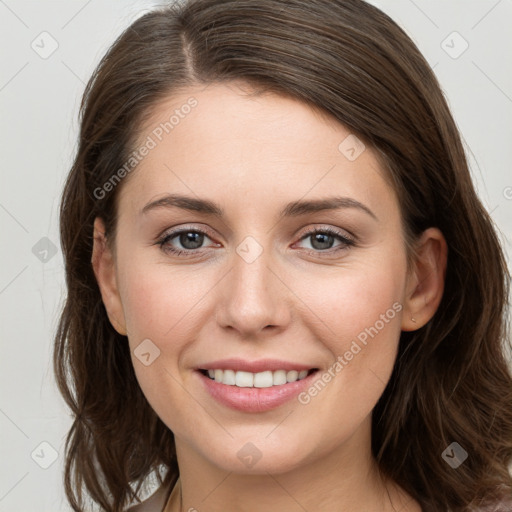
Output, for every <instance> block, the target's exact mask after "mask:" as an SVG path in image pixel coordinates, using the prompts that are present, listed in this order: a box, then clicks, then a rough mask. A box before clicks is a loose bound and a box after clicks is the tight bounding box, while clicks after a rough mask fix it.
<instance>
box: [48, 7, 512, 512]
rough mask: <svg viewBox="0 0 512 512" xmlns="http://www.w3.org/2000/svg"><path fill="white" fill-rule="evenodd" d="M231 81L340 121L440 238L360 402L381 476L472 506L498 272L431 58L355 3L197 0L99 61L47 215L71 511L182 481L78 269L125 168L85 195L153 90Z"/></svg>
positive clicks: (498, 468) (422, 224)
mask: <svg viewBox="0 0 512 512" xmlns="http://www.w3.org/2000/svg"><path fill="white" fill-rule="evenodd" d="M231 80H242V81H244V82H246V83H248V84H251V85H252V86H253V87H255V88H256V89H257V90H259V91H272V92H277V93H279V94H282V95H286V96H288V97H292V98H295V99H298V100H300V101H303V102H305V103H307V104H309V105H311V106H314V107H316V108H319V109H321V110H322V111H324V112H326V113H327V114H329V115H330V116H332V117H333V118H334V119H336V120H337V121H339V122H340V123H342V124H343V125H345V126H347V127H348V128H350V130H351V131H352V132H353V133H356V134H358V135H359V136H360V137H361V138H362V139H363V140H364V141H365V142H366V143H367V144H370V145H371V147H373V148H374V149H375V151H376V153H377V154H378V155H379V158H380V161H381V163H382V166H383V168H384V169H386V172H387V173H388V174H389V176H390V177H391V180H392V183H393V186H394V188H395V190H396V192H397V196H398V198H399V202H400V208H401V212H402V217H403V222H404V226H405V235H406V239H407V241H408V242H409V245H408V246H410V243H412V241H414V239H415V238H416V237H417V236H418V235H419V234H420V233H421V232H422V231H423V230H425V229H426V228H428V227H430V226H436V227H438V228H439V229H440V230H441V231H442V232H443V234H444V235H445V237H446V240H447V243H448V251H449V254H448V266H447V272H446V283H445V291H444V295H443V299H442V302H441V304H440V306H439V308H438V311H437V312H436V314H435V315H434V317H433V318H432V319H431V320H430V321H429V322H428V324H426V325H425V326H424V327H422V328H420V329H418V330H417V331H414V332H402V333H401V338H400V343H399V353H398V357H397V360H396V364H395V368H394V371H393V374H392V376H391V380H390V382H389V383H388V385H387V387H386V389H385V391H384V393H383V395H382V397H381V398H380V400H379V402H378V404H377V406H376V407H375V409H374V411H373V420H372V421H373V432H372V450H373V454H374V456H375V458H376V460H377V463H378V465H379V467H380V469H381V471H382V473H383V474H385V475H387V476H389V477H390V478H391V479H393V480H394V481H395V482H397V483H398V484H399V485H400V486H401V487H402V488H404V489H405V490H406V491H407V492H408V493H409V494H410V495H411V496H413V497H414V498H415V499H416V500H417V501H418V502H419V503H420V505H421V506H422V508H423V510H424V512H441V511H448V510H451V511H454V512H456V511H466V510H471V507H472V506H475V505H478V504H480V502H482V503H483V501H485V500H488V501H489V502H491V501H492V500H493V499H495V498H497V497H498V495H499V493H500V492H504V493H505V494H507V493H510V492H511V489H512V480H511V476H510V472H509V465H510V464H511V462H512V377H511V374H510V370H509V369H508V367H507V360H506V348H507V346H509V343H510V338H509V337H508V333H507V329H506V318H505V313H506V308H507V303H508V292H509V275H508V272H507V268H506V262H505V259H504V255H503V251H502V248H501V247H500V243H499V240H498V238H497V235H496V231H495V227H494V225H493V222H492V220H491V218H490V216H489V214H488V213H487V211H486V210H485V209H484V207H483V206H482V204H481V202H480V200H479V199H478V197H477V195H476V193H475V189H474V187H473V184H472V181H471V176H470V172H469V169H468V164H467V161H466V156H465V153H464V149H463V146H462V143H461V139H460V136H459V133H458V131H457V128H456V125H455V122H454V120H453V118H452V116H451V114H450V111H449V108H448V106H447V103H446V101H445V99H444V97H443V94H442V92H441V89H440V86H439V84H438V82H437V80H436V77H435V75H434V74H433V72H432V70H431V69H430V67H429V66H428V64H427V62H426V61H425V59H424V58H423V57H422V55H421V54H420V52H419V51H418V49H417V47H416V46H415V45H414V43H413V42H412V41H411V39H410V38H409V37H408V36H407V35H406V34H405V33H404V31H403V30H402V29H401V28H399V27H398V25H397V24H396V23H395V22H393V21H392V20H391V19H390V18H389V17H388V16H386V15H385V14H384V13H382V12H381V11H380V10H378V9H377V8H375V7H373V6H371V5H369V4H366V3H365V2H363V1H362V0H195V1H194V0H192V1H185V2H180V3H179V4H174V5H170V6H168V7H165V8H161V9H158V10H155V11H153V12H150V13H148V14H146V15H144V16H143V17H141V18H140V19H138V20H137V21H135V22H134V23H133V24H132V26H130V27H129V28H128V29H127V30H126V31H125V32H124V33H123V34H122V35H121V36H120V37H119V38H118V39H117V41H116V42H115V43H114V44H113V46H112V47H111V48H110V50H109V51H108V53H107V54H106V55H105V57H104V58H103V59H102V61H101V62H100V64H99V66H98V68H97V70H96V71H95V73H94V75H93V76H92V78H91V79H90V81H89V83H88V84H87V87H86V90H85V93H84V96H83V100H82V104H81V111H80V121H81V130H80V139H79V147H78V151H77V154H76V158H75V161H74V164H73V167H72V169H71V171H70V174H69V177H68V179H67V183H66V186H65V190H64V193H63V198H62V204H61V212H60V214H61V217H60V218H61V243H62V250H63V254H64V258H65V265H66V279H67V289H68V295H67V300H66V303H65V307H64V310H63V312H62V316H61V319H60V324H59V328H58V332H57V334H56V339H55V351H54V365H55V372H56V375H57V379H58V384H59V388H60V390H61V392H62V394H63V396H64V398H65V400H66V402H67V404H68V405H69V407H70V408H71V411H72V415H73V424H72V428H71V430H70V432H69V434H68V437H67V443H66V466H65V486H66V493H67V496H68V499H69V501H70V503H71V505H72V507H73V509H74V510H76V511H81V510H83V507H84V500H85V497H86V496H87V497H89V498H90V499H92V500H93V501H94V502H96V503H97V504H99V505H100V506H101V508H102V509H103V510H106V511H113V512H117V511H120V510H122V509H123V507H124V506H126V505H127V504H128V502H129V501H130V500H134V499H136V498H137V496H138V495H139V493H140V491H141V489H142V487H141V486H142V484H143V482H144V481H145V479H146V478H147V476H148V475H150V474H152V472H154V471H157V475H158V476H159V478H163V481H164V483H165V484H169V485H170V484H172V483H173V482H175V481H176V479H177V476H178V466H177V461H176V454H175V446H174V438H173V434H172V432H171V431H170V430H169V429H168V428H167V427H166V426H165V425H164V424H163V422H162V421H161V420H160V419H159V418H158V416H157V415H156V414H155V412H154V411H153V410H152V409H151V407H150V405H149V404H148V402H147V401H146V399H145V397H144V395H143V394H142V391H141V389H140V387H139V385H138V383H137V380H136V377H135V374H134V370H133V367H132V363H131V359H130V353H129V347H128V343H127V339H126V338H125V337H124V336H121V335H119V334H118V333H117V332H116V331H115V330H114V329H113V328H112V326H111V324H110V322H109V320H108V318H107V315H106V312H105V309H104V306H103V304H102V300H101V296H100V293H99V289H98V286H97V283H96V280H95V277H94V273H93V270H92V267H91V253H92V245H93V221H94V218H95V217H96V216H99V217H101V218H103V220H104V222H105V224H106V230H107V236H108V237H109V239H110V240H112V239H113V238H114V234H115V224H116V207H117V206H116V198H117V197H118V193H119V190H120V188H121V187H122V186H123V183H124V182H125V181H126V180H127V179H129V176H127V177H125V178H124V179H123V181H122V182H121V183H119V185H118V186H116V187H112V190H111V191H109V193H107V194H104V193H103V192H102V193H101V194H98V193H97V191H98V189H101V188H102V187H103V186H104V184H105V183H106V182H108V180H109V179H111V177H112V176H113V174H115V173H116V171H117V170H118V169H120V168H122V166H123V164H124V163H125V162H126V161H127V158H128V156H129V154H130V152H131V151H133V149H134V144H135V141H136V140H137V137H138V136H139V135H140V133H138V129H139V127H140V126H141V123H142V120H143V119H144V118H145V116H147V114H148V112H150V110H151V108H152V107H154V106H155V105H156V104H157V103H158V102H159V101H160V100H162V99H163V98H165V97H167V96H168V95H170V94H172V93H173V92H176V91H177V90H178V89H180V88H184V87H186V86H187V85H192V84H205V85H206V84H209V83H213V82H227V81H231ZM103 190H104V189H103ZM452 442H457V443H458V444H459V445H460V446H461V447H463V448H464V449H465V450H466V452H467V453H468V454H469V456H468V458H467V459H466V461H465V462H464V463H463V464H462V465H461V466H459V467H458V468H457V469H456V470H455V469H453V468H452V467H450V466H449V465H448V464H447V463H446V462H445V460H443V457H442V456H441V454H442V452H443V450H445V448H446V447H447V446H449V445H450V444H451V443H452ZM162 473H163V474H164V476H163V477H162ZM84 493H85V496H84Z"/></svg>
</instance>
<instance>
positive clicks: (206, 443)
mask: <svg viewBox="0 0 512 512" xmlns="http://www.w3.org/2000/svg"><path fill="white" fill-rule="evenodd" d="M248 90H249V89H247V88H246V89H244V88H243V87H241V86H237V85H235V84H233V83H231V84H229V86H228V85H210V86H208V87H207V88H206V89H204V88H194V87H191V88H190V89H187V90H186V91H183V92H181V93H180V94H175V95H173V96H172V97H170V98H168V99H167V100H166V101H165V102H162V103H161V104H160V105H158V106H157V108H155V110H154V112H153V114H152V116H151V119H150V120H149V121H148V122H147V124H145V125H144V127H143V128H142V130H141V138H140V144H139V146H140V145H142V144H147V147H150V146H151V147H150V149H149V150H148V151H147V154H146V156H144V157H143V158H142V159H141V162H140V163H139V165H138V167H137V169H136V170H135V171H134V172H133V174H131V175H130V176H129V178H128V179H127V181H126V183H123V184H122V189H121V191H120V196H119V216H118V225H117V233H116V239H115V255H114V256H113V263H112V269H113V270H112V272H113V277H112V283H113V284H112V286H111V289H110V292H109V293H107V292H105V288H106V287H107V286H106V285H103V290H102V291H103V296H104V300H105V303H106V305H107V309H108V310H109V316H110V318H111V319H112V320H113V323H114V325H115V326H116V327H117V328H118V330H120V331H121V330H123V331H125V332H127V333H128V339H129V344H130V349H131V353H132V359H133V365H134V368H135V372H136V375H137V379H138V381H139V383H140V386H141V388H142V390H143V392H144V394H145V395H146V397H147V399H148V401H149V403H150V404H151V406H152V407H153V408H154V410H155V411H156V413H157V414H158V415H159V416H160V418H161V419H162V420H163V422H164V423H165V424H166V425H167V426H168V427H169V428H170V429H171V430H172V431H173V432H174V434H175V438H176V443H177V445H178V446H179V447H181V449H182V450H185V447H186V449H187V450H189V452H190V453H193V454H195V455H196V456H197V457H199V458H200V459H202V460H204V461H208V462H209V463H211V464H213V465H215V466H217V467H220V468H223V469H225V470H227V471H237V472H253V473H254V472H263V471H270V472H281V471H286V470H289V469H291V468H295V467H298V466H300V465H301V464H306V463H310V462H312V461H315V460H317V459H319V458H320V457H322V456H324V455H326V454H328V453H332V452H335V451H338V450H340V449H342V447H344V446H347V445H348V444H349V443H350V442H356V443H361V442H363V440H364V442H367V441H368V433H369V425H370V418H371V411H372V409H373V407H374V406H375V404H376V402H377V400H378V399H379V397H380V395H381V394H382V392H383V390H384V388H385V385H386V383H387V381H388V379H389V377H390V374H391V371H392V368H393V364H394V361H395V357H396V353H397V345H398V340H399V336H400V331H401V328H402V327H403V326H402V323H403V321H402V317H403V314H404V309H403V301H404V300H405V298H406V294H407V272H406V251H405V246H404V239H403V233H402V223H401V217H400V211H399V206H398V201H397V198H396V195H395V193H394V191H393V190H392V189H391V188H390V186H389V185H388V182H387V181H386V178H385V176H384V173H383V171H382V169H381V168H380V167H379V164H378V161H377V159H376V157H375V154H374V152H373V151H372V149H371V148H369V147H366V148H365V149H364V148H363V146H362V145H361V141H359V140H358V139H354V136H353V135H352V134H351V133H350V131H349V130H347V129H346V128H345V127H344V126H342V125H340V124H339V123H337V122H334V121H333V120H330V119H329V118H327V117H326V116H324V115H322V114H320V113H319V112H317V111H314V110H312V109H311V108H310V107H308V106H306V105H304V104H302V103H300V102H298V101H296V100H293V99H289V98H285V97H281V96H278V95H273V94H265V95H259V96H255V95H253V96H249V95H247V94H246V92H247V91H248ZM191 98H193V99H191ZM187 104H188V105H190V106H191V107H190V108H188V107H187V108H184V106H185V105H187ZM173 115H174V119H173V120H171V121H170V123H171V125H169V120H170V119H171V117H172V116H173ZM165 122H168V125H164V124H161V123H165ZM163 126H166V128H167V131H168V133H166V130H165V129H163V128H162V127H163ZM170 126H172V129H171V128H170ZM148 137H149V138H148ZM347 137H348V138H347ZM150 139H151V142H150ZM160 139H161V140H160ZM178 196H181V197H178ZM107 295H108V297H107ZM208 370H210V371H208ZM304 374H307V376H304ZM210 375H212V376H213V377H214V379H215V380H212V379H211V378H210ZM297 377H301V378H300V379H299V380H297ZM249 443H250V444H249ZM247 456H249V457H251V456H252V457H253V459H252V460H253V461H254V460H256V461H257V463H254V462H253V463H250V462H248V461H249V459H248V458H247ZM257 459H258V460H257Z"/></svg>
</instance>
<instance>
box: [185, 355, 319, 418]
mask: <svg viewBox="0 0 512 512" xmlns="http://www.w3.org/2000/svg"><path fill="white" fill-rule="evenodd" d="M194 373H195V374H196V375H197V376H198V377H199V379H200V381H201V384H202V385H203V386H204V388H203V389H206V391H207V393H208V395H209V396H210V397H211V398H213V399H214V400H215V401H216V402H217V403H219V404H220V405H223V406H226V407H229V408H230V409H235V410H237V411H241V412H246V413H262V412H265V411H269V410H271V409H275V408H277V407H279V406H281V405H283V404H285V403H286V402H290V401H291V400H292V399H293V398H294V397H297V395H299V393H301V392H302V391H303V390H305V389H306V388H307V387H308V386H311V384H312V382H313V380H314V379H315V377H316V376H317V375H318V374H319V368H318V367H309V368H308V367H307V366H305V365H302V364H294V363H288V362H283V361H277V360H269V359H267V360H262V361H257V362H248V361H243V360H240V359H230V360H223V361H217V362H212V363H209V364H206V363H205V364H204V365H202V366H201V367H198V368H196V370H195V372H194Z"/></svg>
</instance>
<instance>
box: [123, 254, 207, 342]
mask: <svg viewBox="0 0 512 512" xmlns="http://www.w3.org/2000/svg"><path fill="white" fill-rule="evenodd" d="M208 276H209V273H208V272H202V271H201V272H190V269H186V268H185V266H184V267H183V269H179V268H171V267H170V266H167V265H164V264H155V263H154V262H152V263H151V264H144V262H143V261H140V262H137V261H132V262H131V263H129V264H128V265H127V266H126V267H125V271H124V272H123V277H122V281H123V287H122V292H121V296H122V302H123V309H124V313H125V318H126V324H127V328H128V333H129V337H130V338H131V342H133V343H136V342H137V340H139V339H145V338H150V339H151V338H154V339H155V340H158V342H159V343H162V342H163V340H169V339H172V340H173V343H172V345H173V346H174V347H177V345H178V344H179V338H181V337H183V335H184V330H186V328H187V325H190V324H191V323H192V322H191V319H193V318H194V317H195V316H196V315H197V312H198V311H200V310H201V306H202V304H203V303H202V300H203V298H204V296H205V294H206V292H207V291H208V289H210V288H211V287H212V286H213V284H214V281H213V282H212V284H210V280H209V277H208Z"/></svg>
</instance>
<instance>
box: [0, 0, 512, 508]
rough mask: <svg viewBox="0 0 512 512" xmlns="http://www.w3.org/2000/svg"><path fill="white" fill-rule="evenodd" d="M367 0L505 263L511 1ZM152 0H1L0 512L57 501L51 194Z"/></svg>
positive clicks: (61, 423)
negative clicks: (458, 147) (495, 232)
mask: <svg viewBox="0 0 512 512" xmlns="http://www.w3.org/2000/svg"><path fill="white" fill-rule="evenodd" d="M372 3H374V4H375V5H377V6H379V7H380V8H382V9H383V10H384V11H385V12H387V13H388V14H389V15H390V16H391V17H392V18H394V19H395V20H396V21H397V22H398V23H399V24H400V25H401V26H402V27H403V28H405V30H406V31H407V32H408V34H409V35H410V36H411V37H412V39H413V40H414V41H415V42H416V43H417V45H418V46H419V48H420V50H421V51H422V52H423V54H424V55H425V57H426V58H427V60H428V62H429V63H430V65H431V66H432V67H433V68H434V70H435V72H436V74H437V76H438V77H439V80H440V82H441V85H442V87H443V89H444V91H445V94H446V96H447V98H448V101H449V103H450V105H451V108H452V110H453V113H454V117H455V119H456V121H457V124H458V126H459V128H460V130H461V132H462V135H463V138H464V140H465V143H466V145H467V151H468V155H469V158H470V162H471V167H472V171H473V175H474V179H475V183H476V186H477V188H478V191H479V193H480V196H481V198H482V200H483V202H484V204H485V205H486V207H487V208H488V210H489V211H490V212H491V213H492V217H493V218H494V219H495V221H496V223H497V225H498V227H499V229H500V231H501V238H502V240H503V243H504V245H505V247H506V250H507V253H508V258H509V262H510V260H511V255H512V172H511V167H510V166H511V162H512V149H511V147H512V44H511V43H512V42H511V36H510V31H509V27H510V26H511V25H512V1H511V0H499V1H498V0H472V1H471V0H438V1H432V0H429V1H427V0H414V1H413V0H380V1H375V2H372ZM152 4H156V2H151V1H150V0H146V1H133V0H132V1H125V2H121V1H119V0H116V1H110V2H101V1H100V0H89V1H86V0H80V1H75V0H73V1H70V0H67V1H49V0H45V1H37V2H36V1H28V0H19V1H15V0H0V40H1V48H2V53H1V55H2V61H1V67H0V111H1V118H0V140H1V153H0V162H1V163H0V169H1V186H0V226H1V236H2V251H1V258H2V259H1V262H2V264H1V267H0V308H1V309H0V311H1V318H0V321H1V333H2V338H1V350H2V353H1V359H0V379H1V381H0V449H1V456H0V512H16V511H23V512H32V511H34V512H35V511H37V512H44V511H48V512H58V511H65V510H69V507H67V505H66V504H65V499H64V493H63V488H62V483H61V475H62V463H63V458H62V454H63V446H64V436H65V434H66V432H67V429H68V427H69V425H70V419H69V416H68V413H67V410H66V408H65V407H64V404H63V401H62V399H61V398H60V395H59V394H58V392H57V390H56V387H55V383H54V379H53V372H52V366H51V350H52V338H53V334H54V331H55V327H56V323H57V316H58V312H59V309H60V307H61V305H62V301H63V297H64V294H65V287H64V275H63V263H62V255H61V253H60V249H59V243H58V240H59V237H58V215H57V214H58V203H59V197H60V193H61V189H62V185H63V181H64V177H65V175H66V173H67V171H68V169H69V167H70V164H71V162H72V156H73V153H74V150H75V144H76V139H77V112H78V106H79V101H80V97H81V93H82V91H83V88H84V85H85V82H86V81H87V79H88V78H89V76H90V75H91V73H92V71H93V69H94V67H95V66H96V65H97V63H98V62H99V59H100V58H101V56H102V55H103V54H104V52H105V50H106V49H107V47H108V46H109V45H110V44H111V43H112V42H113V41H114V39H115V37H116V36H117V35H118V34H119V33H120V32H121V31H122V30H123V29H124V28H125V27H126V26H127V25H128V24H130V23H131V22H132V21H133V20H134V19H135V18H136V17H138V16H139V15H140V14H142V13H143V12H145V10H147V9H148V8H149V7H150V6H151V5H152ZM45 31H46V32H47V33H48V34H50V35H45V34H43V35H41V33H42V32H45ZM453 32H457V33H458V34H453ZM443 41H444V43H443ZM55 44H58V48H57V49H56V50H55V51H54V53H52V54H51V55H46V54H47V53H49V52H50V51H51V50H52V45H55ZM466 44H468V45H469V46H468V48H467V49H466V51H465V52H464V53H462V54H461V55H460V56H459V53H461V51H462V50H463V49H464V48H465V46H466ZM43 57H46V58H43ZM455 57H456V58H455ZM46 238H47V239H49V242H48V241H47V240H46ZM41 239H44V240H43V241H41ZM475 243H479V241H478V240H475ZM53 246H55V251H56V253H55V255H53V251H52V250H53ZM34 247H35V249H34ZM45 251H47V252H45ZM45 260H47V261H46V262H45ZM41 443H46V444H42V445H41ZM54 458H55V461H54V462H53V459H54ZM44 466H48V467H47V469H44Z"/></svg>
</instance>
